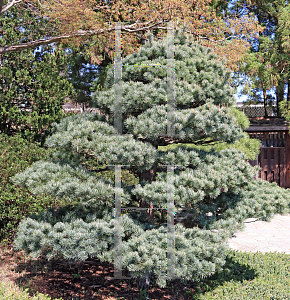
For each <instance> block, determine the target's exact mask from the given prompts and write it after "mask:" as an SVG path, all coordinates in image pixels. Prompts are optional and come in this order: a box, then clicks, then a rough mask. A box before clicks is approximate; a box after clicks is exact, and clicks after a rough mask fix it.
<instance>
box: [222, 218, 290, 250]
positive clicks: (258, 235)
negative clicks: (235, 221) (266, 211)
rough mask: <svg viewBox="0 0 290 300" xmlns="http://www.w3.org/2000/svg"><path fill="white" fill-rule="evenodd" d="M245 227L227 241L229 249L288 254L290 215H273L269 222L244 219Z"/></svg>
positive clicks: (289, 248)
mask: <svg viewBox="0 0 290 300" xmlns="http://www.w3.org/2000/svg"><path fill="white" fill-rule="evenodd" d="M245 227H246V228H245V229H244V231H238V232H237V233H236V234H235V236H234V237H232V238H230V239H229V241H228V242H229V246H230V248H231V249H234V250H241V251H248V252H257V251H260V252H262V253H265V252H274V251H277V252H285V253H286V254H290V214H288V215H284V216H282V215H275V217H274V218H273V219H272V220H271V222H265V221H255V219H254V218H250V219H246V220H245Z"/></svg>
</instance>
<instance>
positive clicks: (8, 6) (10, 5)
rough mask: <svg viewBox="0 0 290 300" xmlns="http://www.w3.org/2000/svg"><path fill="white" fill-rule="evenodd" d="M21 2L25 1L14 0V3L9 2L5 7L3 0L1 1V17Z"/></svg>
mask: <svg viewBox="0 0 290 300" xmlns="http://www.w3.org/2000/svg"><path fill="white" fill-rule="evenodd" d="M20 2H23V0H12V1H8V3H7V4H6V5H4V6H3V0H0V15H2V14H3V13H4V12H5V11H6V10H8V9H9V8H10V7H12V6H14V5H16V4H18V3H20Z"/></svg>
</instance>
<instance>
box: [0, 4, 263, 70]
mask: <svg viewBox="0 0 290 300" xmlns="http://www.w3.org/2000/svg"><path fill="white" fill-rule="evenodd" d="M22 2H24V1H22ZM25 2H26V3H28V4H29V7H30V8H29V9H33V10H34V12H35V13H36V15H37V14H38V15H39V14H41V15H43V16H45V17H47V18H48V19H49V20H50V22H52V24H53V25H54V26H55V28H57V34H56V35H54V36H47V37H46V38H45V39H43V41H40V43H47V42H48V41H49V40H50V39H51V41H52V42H58V43H59V42H60V41H61V42H63V43H66V45H68V44H67V43H68V42H69V43H73V44H74V45H80V44H81V43H84V42H85V43H86V44H88V45H90V46H89V47H87V49H86V52H87V54H88V55H90V56H91V57H92V62H94V63H98V64H99V63H100V62H101V59H102V58H101V54H102V53H103V52H104V51H106V52H107V53H109V54H110V56H111V57H113V53H114V46H115V38H114V29H115V27H114V25H115V24H116V22H121V24H122V46H123V48H122V51H123V53H122V56H123V57H124V56H127V55H128V54H131V53H132V52H134V51H136V50H137V49H138V48H139V47H140V44H142V41H143V40H144V39H145V38H146V36H145V33H146V32H148V31H152V30H153V32H154V34H155V35H156V37H158V38H162V37H164V35H165V34H166V29H167V23H168V22H169V21H171V22H173V23H174V27H175V29H177V28H180V27H186V30H187V33H188V34H190V35H192V36H194V37H195V39H196V40H199V41H200V43H201V44H202V45H204V46H208V47H210V48H212V49H214V51H215V52H216V53H217V54H218V55H219V56H220V57H222V58H226V59H227V66H228V67H229V68H231V69H233V70H237V66H236V62H237V61H238V60H239V59H240V58H241V57H242V56H243V54H244V53H245V51H246V49H248V48H249V46H250V44H249V42H248V41H249V40H250V38H253V37H254V36H255V35H256V34H257V33H258V32H259V31H261V29H262V28H261V26H260V25H258V23H257V21H255V20H254V18H253V17H252V16H243V17H241V18H239V17H233V16H231V17H227V16H222V15H221V14H218V13H217V10H218V5H219V4H216V1H212V0H189V1H184V0H147V1H139V0H125V1H124V0H121V1H119V0H118V1H117V0H112V1H97V0H59V1H51V0H48V1H43V0H33V1H25ZM32 42H33V41H32ZM33 45H35V43H31V44H30V45H28V46H30V47H33ZM70 45H71V44H70ZM22 46H23V45H22ZM18 49H21V48H20V47H14V48H13V49H12V48H9V47H7V48H6V49H1V48H0V53H1V51H2V52H3V51H17V50H18Z"/></svg>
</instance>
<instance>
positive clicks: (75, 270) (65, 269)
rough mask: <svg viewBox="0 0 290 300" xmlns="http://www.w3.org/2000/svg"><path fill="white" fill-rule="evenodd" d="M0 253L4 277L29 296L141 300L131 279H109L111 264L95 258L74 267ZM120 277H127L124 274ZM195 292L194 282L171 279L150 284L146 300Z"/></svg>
mask: <svg viewBox="0 0 290 300" xmlns="http://www.w3.org/2000/svg"><path fill="white" fill-rule="evenodd" d="M0 251H1V252H0V253H1V254H0V259H1V261H0V267H1V270H4V272H5V276H6V278H8V279H9V280H11V281H12V282H13V283H15V284H16V285H17V286H21V287H23V288H29V292H30V295H31V296H33V295H35V294H36V292H37V291H38V292H40V293H43V294H46V295H49V296H50V297H52V299H54V298H60V297H62V298H63V300H72V299H75V300H76V299H85V300H89V299H90V300H91V299H94V300H97V299H102V300H109V299H111V300H114V299H126V300H127V299H128V300H135V299H140V293H139V290H138V288H137V285H136V283H135V281H134V280H133V279H125V280H124V279H123V280H121V279H110V278H111V277H113V276H114V265H112V264H109V263H106V262H104V263H102V262H100V261H99V260H97V259H89V260H87V261H85V262H82V263H74V264H69V263H66V262H64V261H61V260H51V261H49V262H47V261H46V260H43V259H33V260H28V259H27V258H25V256H24V254H23V252H22V251H20V252H16V251H14V250H13V248H12V247H11V246H10V247H9V246H2V247H1V250H0ZM122 275H123V276H129V274H128V273H126V272H123V274H122ZM194 292H195V285H194V283H193V282H188V283H184V282H181V281H180V280H174V281H173V282H171V283H170V284H169V285H168V286H167V287H166V288H160V287H158V286H157V285H154V284H151V288H150V290H149V299H152V300H155V299H156V300H159V299H172V300H174V299H176V300H177V299H178V300H185V299H191V296H190V295H192V294H193V293H194ZM122 297H123V298H122Z"/></svg>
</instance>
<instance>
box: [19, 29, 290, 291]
mask: <svg viewBox="0 0 290 300" xmlns="http://www.w3.org/2000/svg"><path fill="white" fill-rule="evenodd" d="M174 42H175V73H176V74H175V91H176V97H175V99H176V107H175V112H174V118H175V122H174V128H175V133H176V134H179V137H178V138H177V137H176V136H166V133H167V124H166V123H167V119H166V115H167V111H166V108H167V100H166V95H167V93H166V87H167V80H166V78H167V66H166V59H167V53H166V43H164V41H159V42H156V41H153V37H152V36H151V38H149V42H148V43H146V44H145V45H144V46H143V47H142V48H141V49H140V50H139V51H138V53H134V54H132V55H129V56H127V57H126V58H125V59H124V60H123V66H124V68H123V73H122V80H123V106H122V113H123V120H124V124H125V126H124V127H123V133H124V134H127V135H125V136H124V135H123V136H120V135H116V133H117V131H116V129H115V128H114V127H113V126H112V124H113V119H112V115H113V112H114V99H115V94H114V86H113V85H114V76H113V74H114V68H113V67H112V68H110V69H109V70H108V74H107V80H106V82H105V89H104V90H103V91H99V92H97V93H96V94H95V98H94V99H95V107H96V108H99V109H100V110H101V111H102V112H105V113H106V112H108V113H109V114H110V116H111V117H110V118H109V120H108V121H106V119H105V118H104V117H103V116H100V115H97V114H79V115H75V116H70V117H68V118H65V119H63V120H61V122H60V123H59V124H55V127H54V131H53V135H52V136H51V137H49V138H48V139H47V141H46V144H47V146H49V147H51V148H55V150H56V152H54V153H53V154H52V156H51V160H50V161H49V162H48V161H47V162H45V161H39V162H37V163H34V164H33V165H32V166H31V167H30V168H28V169H27V170H26V171H24V172H23V173H20V174H18V175H16V176H15V177H14V179H13V180H14V183H15V184H18V185H21V186H25V187H27V188H29V189H30V191H31V192H32V193H35V194H50V195H52V196H57V197H58V199H59V200H62V201H63V203H64V205H63V207H61V208H60V209H59V210H57V211H55V210H48V211H47V212H45V213H40V214H38V215H33V216H31V217H30V218H28V219H26V220H23V222H21V224H20V226H19V230H18V233H17V237H16V239H15V243H16V247H17V248H18V249H24V250H25V251H26V253H28V254H30V255H32V256H39V255H40V254H44V255H46V257H47V258H52V257H61V258H63V259H67V260H85V259H87V258H88V257H95V258H99V259H101V260H107V261H110V262H113V261H114V254H115V252H114V222H115V219H114V214H115V211H114V204H115V201H114V192H115V191H114V180H113V179H114V177H113V178H109V177H107V176H106V172H107V170H108V167H107V165H108V164H109V165H116V164H117V165H120V164H121V165H130V166H129V167H128V171H129V172H130V173H131V174H133V175H134V176H133V177H132V178H131V179H130V180H126V181H122V186H121V191H119V192H121V193H122V207H136V206H141V205H144V206H145V207H148V208H149V203H150V202H151V203H152V205H153V207H155V208H158V209H157V210H156V211H155V213H154V215H153V216H150V215H148V213H147V212H144V211H141V212H136V211H131V210H127V212H126V213H124V214H123V215H122V216H121V228H122V239H123V243H122V255H123V256H122V260H123V267H124V268H126V269H128V270H129V271H130V274H131V275H132V276H133V277H135V278H137V279H138V280H139V283H140V286H141V287H142V286H143V287H144V285H145V279H147V285H148V283H149V279H150V276H151V277H154V278H155V279H156V280H157V283H158V284H159V285H160V286H165V285H166V275H167V274H166V272H167V271H166V263H167V261H166V257H167V254H166V251H167V233H166V226H164V223H165V222H166V208H167V198H168V195H167V189H168V188H171V189H172V190H174V193H175V198H174V200H175V207H176V225H175V249H174V250H175V252H174V253H175V259H176V260H175V270H176V273H175V274H176V277H177V278H184V279H187V280H196V281H198V280H201V279H202V278H204V277H205V276H209V275H210V274H213V273H215V272H216V271H217V270H218V269H220V268H221V267H222V266H223V264H224V262H225V249H226V248H227V246H226V240H227V238H228V237H229V236H231V234H233V233H234V232H235V231H236V230H237V228H241V226H242V221H243V220H244V219H245V218H247V217H250V216H255V217H258V218H262V219H269V218H271V216H273V214H274V213H278V212H279V213H280V212H281V213H284V212H288V211H289V192H288V191H286V190H284V189H280V188H279V187H278V186H277V185H276V184H270V183H268V182H265V183H263V184H261V181H254V180H253V177H254V176H255V174H256V173H257V171H258V169H257V167H255V168H253V167H251V166H250V164H248V163H247V162H246V160H245V156H244V155H243V153H242V152H241V151H238V150H235V149H231V150H229V149H226V150H222V151H220V152H218V151H215V150H211V151H204V150H197V149H188V148H187V147H186V146H184V145H180V146H179V147H177V148H176V149H173V150H170V149H165V151H161V150H159V146H160V145H163V146H167V145H171V144H177V143H182V144H184V143H194V144H200V145H201V144H207V139H208V138H211V141H215V142H217V141H220V142H222V141H224V142H228V143H235V142H236V141H238V140H239V139H240V138H241V137H243V132H242V130H241V127H240V125H241V124H242V122H241V124H239V123H238V121H237V119H236V118H235V117H234V114H233V113H232V112H231V109H230V108H227V107H226V105H228V107H232V106H233V104H234V102H235V99H234V97H233V89H232V88H231V87H230V86H229V84H228V83H227V81H228V79H229V78H230V72H229V71H228V70H227V69H226V68H225V67H224V64H223V63H222V62H218V61H217V57H216V56H215V55H214V53H213V52H212V51H211V50H210V49H209V48H205V47H203V46H201V45H198V44H196V43H195V42H193V41H192V40H190V39H187V38H186V36H185V35H184V34H182V32H179V33H177V34H176V36H175V40H174ZM148 65H150V66H151V67H148ZM169 164H173V165H175V166H177V165H178V166H179V167H176V169H175V174H174V176H173V177H172V178H171V177H170V176H168V175H167V172H166V167H164V165H169ZM169 179H170V180H172V181H171V184H169V183H168V181H167V180H169ZM260 186H261V188H260ZM269 195H271V197H273V195H275V196H274V197H275V200H274V201H273V199H272V198H271V200H270V198H269V197H270V196H269ZM208 213H210V215H211V216H209V214H208ZM140 278H141V279H140ZM167 280H170V279H168V278H167ZM147 287H148V286H147Z"/></svg>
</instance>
